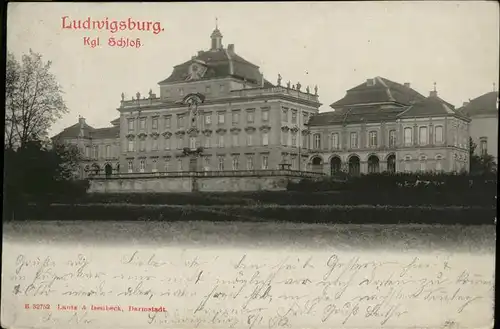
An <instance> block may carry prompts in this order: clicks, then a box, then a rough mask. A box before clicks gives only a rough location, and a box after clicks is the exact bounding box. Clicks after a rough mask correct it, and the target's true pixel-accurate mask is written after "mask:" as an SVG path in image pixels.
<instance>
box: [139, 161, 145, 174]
mask: <svg viewBox="0 0 500 329" xmlns="http://www.w3.org/2000/svg"><path fill="white" fill-rule="evenodd" d="M144 170H146V160H141V162H140V163H139V171H140V172H144Z"/></svg>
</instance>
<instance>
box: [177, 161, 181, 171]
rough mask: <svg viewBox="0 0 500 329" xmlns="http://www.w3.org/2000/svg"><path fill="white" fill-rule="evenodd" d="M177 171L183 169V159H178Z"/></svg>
mask: <svg viewBox="0 0 500 329" xmlns="http://www.w3.org/2000/svg"><path fill="white" fill-rule="evenodd" d="M177 171H182V159H178V160H177Z"/></svg>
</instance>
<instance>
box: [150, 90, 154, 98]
mask: <svg viewBox="0 0 500 329" xmlns="http://www.w3.org/2000/svg"><path fill="white" fill-rule="evenodd" d="M149 98H153V90H152V89H149Z"/></svg>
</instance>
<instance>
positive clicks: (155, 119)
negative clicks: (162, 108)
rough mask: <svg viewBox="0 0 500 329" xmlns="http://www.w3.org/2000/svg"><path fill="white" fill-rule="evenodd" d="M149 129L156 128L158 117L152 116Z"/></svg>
mask: <svg viewBox="0 0 500 329" xmlns="http://www.w3.org/2000/svg"><path fill="white" fill-rule="evenodd" d="M151 129H153V130H158V118H153V121H151Z"/></svg>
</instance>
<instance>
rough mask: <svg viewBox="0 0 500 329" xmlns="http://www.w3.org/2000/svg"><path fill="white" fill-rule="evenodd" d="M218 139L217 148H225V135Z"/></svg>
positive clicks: (218, 136) (219, 136)
mask: <svg viewBox="0 0 500 329" xmlns="http://www.w3.org/2000/svg"><path fill="white" fill-rule="evenodd" d="M217 138H218V141H217V146H218V147H224V135H217Z"/></svg>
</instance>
